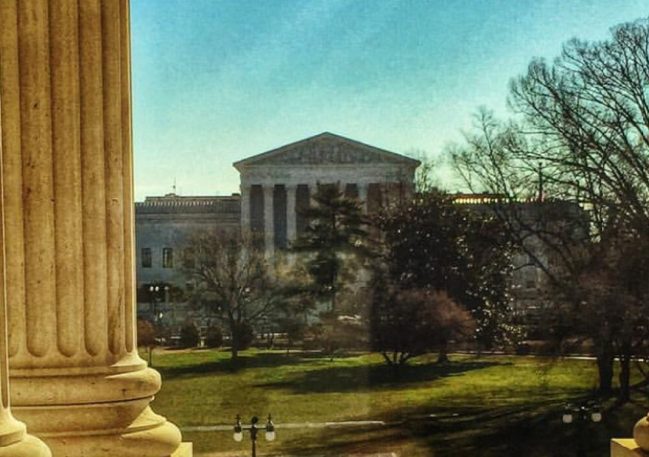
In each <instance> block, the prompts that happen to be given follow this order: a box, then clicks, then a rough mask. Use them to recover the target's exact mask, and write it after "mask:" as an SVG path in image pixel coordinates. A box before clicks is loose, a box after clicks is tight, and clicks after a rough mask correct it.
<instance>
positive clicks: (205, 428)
mask: <svg viewBox="0 0 649 457" xmlns="http://www.w3.org/2000/svg"><path fill="white" fill-rule="evenodd" d="M385 425H386V423H385V422H384V421H344V422H302V423H286V424H275V428H283V429H303V428H347V427H384V426H385ZM232 428H233V425H196V426H193V427H182V428H181V429H180V430H181V431H182V432H229V431H232ZM243 428H244V429H246V428H249V427H243ZM259 428H262V429H263V428H264V426H263V424H262V425H261V426H260V427H259Z"/></svg>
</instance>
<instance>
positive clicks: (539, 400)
mask: <svg viewBox="0 0 649 457" xmlns="http://www.w3.org/2000/svg"><path fill="white" fill-rule="evenodd" d="M434 360H435V358H434V357H433V356H431V357H430V358H427V357H422V358H420V359H418V360H415V361H413V363H412V365H411V366H409V367H405V369H404V370H403V371H402V372H401V373H400V374H399V376H398V377H395V375H394V373H393V372H392V371H391V370H390V368H388V367H386V366H385V365H384V363H383V360H382V358H381V357H380V356H378V355H368V354H359V355H349V356H345V357H339V358H335V359H334V360H333V361H330V360H329V358H327V357H323V356H320V355H319V354H315V353H314V354H311V353H299V354H290V355H288V356H287V355H286V354H285V353H284V352H281V351H258V350H250V351H246V352H244V353H243V354H242V358H241V360H240V363H239V365H238V366H236V367H234V366H233V365H232V364H231V363H230V361H229V354H228V353H227V352H223V351H189V352H180V351H179V352H174V351H165V352H161V353H158V354H155V356H154V366H155V368H156V369H158V370H159V371H160V372H161V373H162V375H163V379H164V382H163V388H162V390H161V392H160V393H159V394H158V396H157V398H156V400H155V406H154V407H155V410H156V411H157V412H160V413H162V414H164V415H166V416H168V417H170V418H171V419H172V420H173V421H174V422H175V423H176V424H178V425H179V426H181V427H187V426H197V425H216V424H225V425H228V424H232V423H233V422H234V418H235V416H236V414H241V416H242V418H244V419H245V420H248V419H249V418H250V417H251V416H253V415H259V416H262V417H263V416H265V415H266V414H268V413H269V412H270V413H272V414H273V418H274V420H275V422H276V423H279V424H282V423H302V422H330V421H349V420H383V421H386V422H388V423H389V424H390V425H389V426H387V427H383V428H380V429H345V430H340V429H339V430H331V429H325V430H321V429H307V430H286V429H284V430H282V429H281V428H280V429H278V441H277V442H275V443H272V445H269V444H267V443H264V442H263V440H262V442H261V443H260V448H262V447H263V450H264V451H265V452H273V451H277V452H280V451H281V452H283V453H285V452H286V453H288V452H290V453H291V454H296V453H302V454H305V455H306V454H310V453H311V454H314V453H315V454H319V455H321V454H322V453H323V449H325V448H326V449H329V450H331V452H332V454H331V455H337V454H336V452H343V450H344V452H351V451H353V452H365V451H368V450H373V451H376V450H377V449H379V450H384V449H388V448H389V449H391V450H394V451H398V452H401V453H402V455H422V456H424V455H437V454H439V453H440V452H441V453H443V452H444V451H443V449H444V447H445V445H444V444H443V442H444V440H445V439H447V438H449V437H451V436H456V439H459V440H460V441H462V440H464V441H463V442H466V445H467V449H471V447H472V446H473V444H472V443H473V441H474V440H475V439H477V438H480V439H482V438H481V437H480V436H479V437H477V438H475V437H473V435H474V434H475V430H481V427H480V426H479V424H481V423H490V424H491V425H490V426H491V427H500V426H501V425H503V424H504V423H503V424H501V423H500V422H499V419H498V418H494V417H491V416H492V415H494V414H496V412H500V413H502V414H503V415H504V416H503V417H507V418H508V419H506V420H509V421H511V419H512V418H519V419H520V418H523V419H528V418H527V417H526V414H525V411H526V410H529V411H530V412H531V411H535V412H534V413H533V414H536V415H538V416H539V417H540V415H547V414H553V411H555V410H556V411H559V410H560V408H561V405H562V404H563V403H564V402H565V401H569V400H572V399H578V398H582V397H585V396H588V395H589V394H591V393H592V391H593V389H594V387H595V382H596V379H597V378H596V367H595V364H594V362H593V361H588V360H565V359H551V358H535V357H514V356H497V357H496V356H489V357H481V358H476V357H474V356H470V355H456V356H453V357H452V361H451V363H449V364H444V365H438V364H436V363H434ZM431 414H437V415H438V417H442V418H444V417H449V418H452V419H439V418H438V419H434V420H433V422H431V419H430V417H429V416H430V415H431ZM454 414H456V415H457V416H453V415H454ZM557 414H558V413H557ZM497 415H498V414H496V416H497ZM472 420H475V421H477V422H476V423H475V424H471V423H470V422H471V421H472ZM517 420H518V419H517ZM431 424H432V425H431ZM444 424H447V425H448V424H452V426H451V428H450V430H448V431H443V430H444V427H445V425H444ZM430 426H434V430H429V429H428V428H427V427H430ZM440 431H443V433H442V432H440ZM483 431H484V430H483ZM440 433H441V434H440ZM629 433H630V431H629ZM185 437H186V438H187V439H191V440H193V441H194V443H195V447H196V449H197V451H198V452H201V451H216V450H219V451H226V450H228V451H229V450H232V449H242V450H245V449H247V447H246V446H247V445H248V444H249V443H245V442H244V443H243V444H235V443H234V442H233V441H232V439H231V434H230V433H229V432H210V433H203V432H201V433H186V434H185ZM435 437H437V438H435ZM606 439H607V437H604V438H603V440H604V441H606ZM431 440H432V441H431ZM436 440H437V441H436ZM325 444H326V446H325ZM334 449H338V451H334ZM433 450H435V452H433ZM440 455H442V454H440ZM481 455H482V454H481ZM484 455H491V454H484ZM494 455H495V454H494ZM539 455H542V454H539Z"/></svg>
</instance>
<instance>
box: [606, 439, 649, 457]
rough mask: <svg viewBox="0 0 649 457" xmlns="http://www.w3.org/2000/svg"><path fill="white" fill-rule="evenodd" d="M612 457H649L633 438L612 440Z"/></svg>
mask: <svg viewBox="0 0 649 457" xmlns="http://www.w3.org/2000/svg"><path fill="white" fill-rule="evenodd" d="M611 457H649V454H648V453H646V452H645V451H643V450H642V449H640V448H639V447H638V445H637V444H636V442H635V440H634V439H632V438H626V439H614V440H611Z"/></svg>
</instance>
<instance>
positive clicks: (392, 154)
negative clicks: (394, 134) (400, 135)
mask: <svg viewBox="0 0 649 457" xmlns="http://www.w3.org/2000/svg"><path fill="white" fill-rule="evenodd" d="M318 138H334V139H338V140H343V141H346V142H349V143H352V144H355V145H357V146H360V147H363V148H367V149H370V150H373V151H375V152H377V153H379V154H383V155H386V156H388V157H391V158H394V159H397V160H400V161H402V162H405V163H410V164H411V165H412V166H414V167H418V166H419V165H421V162H420V161H419V160H417V159H413V158H410V157H407V156H404V155H403V154H398V153H396V152H392V151H388V150H387V149H381V148H377V147H376V146H372V145H369V144H367V143H362V142H360V141H357V140H352V139H351V138H347V137H344V136H342V135H337V134H335V133H331V132H322V133H319V134H317V135H313V136H310V137H308V138H304V139H302V140H299V141H294V142H293V143H288V144H285V145H283V146H279V147H277V148H273V149H271V150H269V151H266V152H262V153H260V154H256V155H253V156H250V157H247V158H245V159H242V160H239V161H237V162H234V163H233V164H232V166H234V168H236V169H237V170H239V171H241V170H240V167H241V166H242V165H243V166H245V165H250V164H253V163H254V162H257V161H259V160H262V159H267V158H269V157H273V156H275V155H278V154H280V153H281V152H284V151H285V150H286V149H290V148H293V147H295V146H298V145H300V144H304V143H308V142H309V141H313V140H315V139H318Z"/></svg>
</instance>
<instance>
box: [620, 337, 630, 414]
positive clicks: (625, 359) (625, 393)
mask: <svg viewBox="0 0 649 457" xmlns="http://www.w3.org/2000/svg"><path fill="white" fill-rule="evenodd" d="M619 380H620V392H619V395H618V400H619V401H620V402H621V403H626V402H627V401H629V399H630V397H631V387H630V385H631V344H630V343H628V342H625V343H623V344H622V348H621V351H620V375H619Z"/></svg>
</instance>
